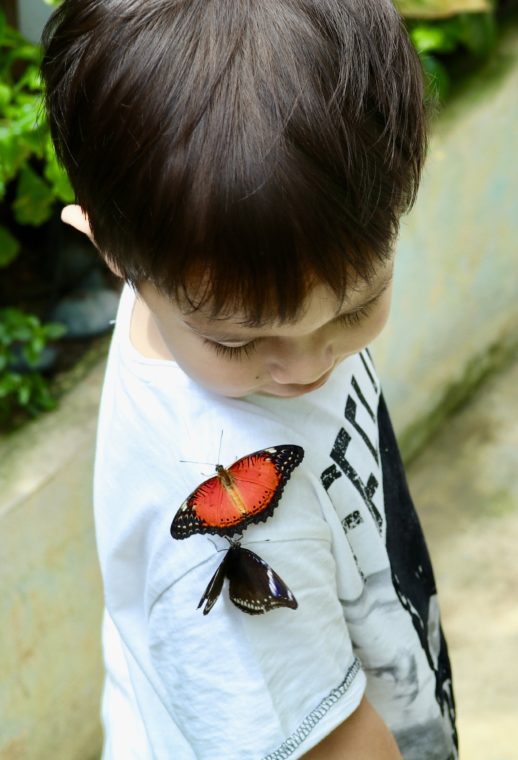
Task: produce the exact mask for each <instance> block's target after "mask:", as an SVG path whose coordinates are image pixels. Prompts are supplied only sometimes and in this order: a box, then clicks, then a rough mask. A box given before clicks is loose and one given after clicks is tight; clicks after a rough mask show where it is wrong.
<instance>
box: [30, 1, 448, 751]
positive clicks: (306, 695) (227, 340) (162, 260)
mask: <svg viewBox="0 0 518 760" xmlns="http://www.w3.org/2000/svg"><path fill="white" fill-rule="evenodd" d="M43 39H44V48H45V58H44V61H43V67H42V71H43V76H44V80H45V84H46V88H47V90H46V91H47V109H48V114H49V119H50V124H51V129H52V135H53V139H54V141H55V145H56V148H57V151H58V154H59V156H60V158H61V160H62V162H63V164H64V166H65V167H66V169H67V171H68V173H69V175H70V179H71V181H72V184H73V186H74V189H75V192H76V197H77V206H73V207H67V209H65V211H64V213H63V218H64V220H65V221H66V222H68V223H70V224H73V225H74V226H76V227H77V228H78V229H81V230H83V231H84V232H86V234H88V235H89V236H90V237H91V239H92V241H93V242H94V243H95V245H96V246H97V247H98V249H99V251H100V252H101V254H102V255H103V257H104V258H105V260H106V262H107V264H108V266H109V267H111V269H112V270H113V271H114V272H116V273H117V274H118V275H120V276H121V277H122V278H124V280H125V281H126V283H127V285H126V286H125V288H124V291H123V294H122V299H121V304H120V309H119V314H118V318H117V324H116V328H115V333H114V337H113V343H112V348H111V352H110V357H109V362H108V368H107V374H106V381H105V386H104V391H103V398H102V404H101V412H100V422H99V434H98V446H97V461H96V473H95V519H96V531H97V540H98V551H99V557H100V563H101V569H102V574H103V580H104V588H105V599H106V612H105V619H104V627H103V645H104V653H105V661H106V684H105V690H104V697H103V720H104V726H105V748H104V755H103V757H104V758H105V760H108V758H110V759H111V758H114V760H128V759H129V758H138V759H139V760H147V759H148V758H158V760H168V758H171V759H174V760H194V758H200V759H202V760H222V759H223V758H224V759H225V760H258V759H259V758H268V759H269V760H273V759H274V758H275V759H277V758H299V757H302V756H304V757H308V758H326V759H327V758H348V759H349V758H350V759H351V760H367V759H368V760H392V759H393V758H400V757H403V758H405V760H451V759H452V758H456V757H457V751H456V736H455V714H454V700H453V692H452V684H451V674H450V668H449V662H448V655H447V650H446V645H445V642H444V639H443V636H442V632H441V628H440V621H439V613H438V607H437V597H436V590H435V585H434V580H433V574H432V570H431V566H430V562H429V558H428V554H427V550H426V546H425V543H424V540H423V537H422V534H421V531H420V528H419V524H418V520H417V517H416V514H415V511H414V508H413V506H412V503H411V500H410V496H409V494H408V491H407V487H406V484H405V478H404V473H403V470H402V467H401V463H400V460H399V455H398V452H397V447H396V443H395V440H394V437H393V433H392V429H391V426H390V421H389V418H388V415H387V411H386V408H385V405H384V402H383V398H382V396H381V394H380V387H379V383H378V380H377V378H376V375H375V371H374V367H373V364H372V360H371V357H370V354H369V353H368V351H367V349H366V346H367V345H368V344H369V343H370V342H371V341H372V339H373V338H374V337H375V336H376V335H378V333H379V332H380V330H381V329H382V328H383V326H384V324H385V321H386V319H387V316H388V311H389V300H390V283H391V279H392V271H393V264H394V253H393V250H394V240H395V237H396V233H397V228H398V221H399V218H400V216H401V214H402V213H403V212H404V211H405V210H407V209H408V208H409V207H410V206H411V204H412V201H413V199H414V196H415V192H416V190H417V186H418V182H419V176H420V170H421V166H422V161H423V156H424V152H425V119H424V112H423V91H422V81H421V70H420V67H419V62H418V60H417V57H416V55H415V53H414V51H413V50H412V48H411V46H410V44H409V42H408V39H407V36H406V34H405V31H404V28H403V26H402V24H401V22H400V19H399V17H398V15H397V13H396V11H395V10H394V8H393V6H392V5H391V3H390V2H389V0H261V1H260V2H259V1H258V0H65V1H64V3H63V5H62V6H61V7H60V8H59V9H58V10H57V11H56V13H55V14H54V17H53V18H52V19H51V20H50V22H49V24H48V26H47V28H46V30H45V32H44V38H43ZM416 253H417V252H416ZM286 445H288V446H297V447H301V448H302V449H303V454H304V458H303V460H302V462H300V463H299V464H298V465H297V466H296V467H294V468H293V471H292V472H291V475H290V477H289V480H287V482H286V483H285V486H284V490H283V491H282V494H281V495H280V499H279V501H278V504H277V506H276V508H275V510H274V511H273V514H271V515H269V516H268V518H267V519H265V520H263V521H260V520H259V521H257V522H256V523H255V524H250V525H248V526H247V527H246V529H245V530H243V531H241V540H240V546H241V549H240V550H239V551H240V552H241V555H240V556H241V557H243V556H245V555H244V552H243V550H244V549H248V550H249V551H253V552H254V553H255V554H257V555H258V556H259V557H260V558H261V560H262V561H263V563H267V565H266V566H265V565H264V564H263V563H261V562H260V561H257V567H258V568H259V569H258V570H257V572H258V573H259V572H260V573H262V576H261V577H262V579H263V581H264V583H265V584H266V585H265V590H264V594H265V598H266V597H267V596H268V595H269V596H270V597H271V598H274V599H277V600H278V599H279V598H280V597H281V596H282V593H284V594H288V591H286V590H285V591H282V588H281V585H280V584H281V582H280V581H279V580H278V579H277V580H276V576H275V575H274V574H273V573H272V569H273V571H275V573H277V574H278V576H279V577H280V578H281V579H282V582H283V583H284V584H285V586H286V587H288V588H289V592H290V593H291V594H292V596H293V597H294V599H295V600H296V608H293V607H294V606H295V605H294V603H292V604H291V605H288V604H286V605H284V606H282V605H281V606H280V607H276V608H275V609H271V610H269V609H268V608H265V611H264V613H263V614H253V615H252V614H247V613H246V611H244V610H243V608H242V607H241V608H240V607H239V604H238V605H237V606H236V604H235V603H233V599H234V601H235V598H236V596H238V595H237V594H236V588H237V587H238V586H239V587H240V588H241V587H243V588H244V584H245V579H244V575H243V574H242V573H241V570H239V572H238V571H235V572H236V573H237V575H236V579H234V580H235V583H234V591H233V590H232V588H230V594H231V595H233V598H230V596H229V587H228V584H227V583H225V585H224V586H223V588H222V590H221V593H220V594H219V597H217V598H215V602H214V606H213V607H212V609H211V610H210V612H209V614H203V612H202V610H201V609H198V603H199V601H200V598H201V597H202V595H203V593H204V590H205V589H206V588H207V586H208V584H209V581H210V579H211V578H212V577H213V575H214V573H215V571H216V569H217V568H218V567H219V566H220V563H221V560H222V557H223V556H225V552H226V551H227V550H228V548H229V542H228V541H227V540H226V538H225V537H224V536H223V535H220V534H218V535H215V534H212V533H210V532H209V533H205V532H203V531H201V530H198V527H199V525H200V524H201V523H200V522H199V519H201V518H199V515H198V513H197V512H196V511H195V510H196V509H197V502H196V499H194V500H193V499H191V501H190V502H189V503H190V504H191V506H190V507H189V509H190V510H191V512H189V513H188V514H189V515H190V517H189V519H191V518H192V522H191V523H189V525H190V526H191V528H192V531H191V532H192V535H188V536H187V537H182V536H180V537H178V536H176V537H175V538H172V537H171V534H170V526H171V522H172V520H173V518H174V517H175V515H176V514H177V512H178V510H179V508H180V507H181V505H183V504H184V503H185V501H186V499H188V497H189V495H190V494H191V493H193V492H194V491H195V489H196V488H197V487H198V486H199V485H200V483H201V482H202V481H204V480H205V479H207V478H208V477H210V476H211V475H213V474H214V473H213V467H211V464H213V465H215V464H219V463H221V464H223V465H225V466H226V467H227V468H228V467H230V466H231V465H232V464H233V463H234V462H235V461H236V460H238V459H240V458H242V457H246V456H247V455H249V454H251V453H252V452H256V451H263V452H265V453H264V454H263V456H265V457H266V458H268V457H270V456H271V455H272V451H273V452H274V453H275V451H276V450H277V449H278V447H279V446H286ZM297 451H298V449H297ZM221 472H222V471H221V470H220V473H219V475H218V477H221V483H220V485H219V487H220V488H221V489H222V492H223V488H224V478H223V475H221ZM246 485H247V484H246V483H245V486H246ZM226 487H227V486H225V488H226ZM202 491H203V489H202ZM245 491H246V488H245V490H244V491H243V490H242V491H240V492H239V493H240V495H239V499H241V502H240V504H241V506H240V509H241V510H242V511H243V514H246V513H247V510H251V509H252V506H253V505H252V504H251V503H249V502H248V501H247V499H246V498H245V497H244V496H243V493H244V492H245ZM197 493H198V495H197V497H196V498H197V499H198V500H199V502H200V503H201V502H202V501H203V493H202V492H197ZM200 494H201V495H200ZM236 498H237V497H236ZM239 499H238V501H239ZM195 502H196V503H195ZM193 504H194V506H193ZM186 514H187V513H186ZM262 516H263V517H264V515H262ZM194 518H196V519H194ZM197 520H198V522H197ZM193 526H194V528H193ZM235 532H236V533H237V534H239V533H240V531H239V530H238V529H237V530H236V531H235ZM229 535H232V531H230V533H229ZM234 538H235V536H234ZM182 539H183V540H182ZM247 556H248V555H247ZM259 565H260V567H259ZM225 567H227V566H225ZM254 572H255V571H254ZM257 577H259V576H257ZM257 577H256V578H255V580H254V582H257ZM264 579H266V580H264ZM220 580H221V578H220ZM216 586H217V583H215V584H213V586H212V591H213V592H214V595H215V597H216V596H217V594H216V593H215V591H217V590H218V589H217V588H216V589H215V587H216ZM247 593H248V592H247ZM286 598H288V597H286ZM289 598H290V599H291V597H289ZM204 611H205V612H206V609H205V610H204Z"/></svg>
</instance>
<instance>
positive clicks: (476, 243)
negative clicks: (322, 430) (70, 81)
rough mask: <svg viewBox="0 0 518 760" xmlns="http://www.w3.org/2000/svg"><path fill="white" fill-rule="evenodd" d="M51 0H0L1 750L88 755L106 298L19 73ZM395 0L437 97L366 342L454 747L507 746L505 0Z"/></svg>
mask: <svg viewBox="0 0 518 760" xmlns="http://www.w3.org/2000/svg"><path fill="white" fill-rule="evenodd" d="M58 4H59V0H58V1H57V2H53V1H52V0H51V1H49V2H44V1H43V0H1V2H0V619H1V620H2V623H3V625H2V633H1V634H0V674H1V677H0V758H1V760H40V759H41V760H48V758H53V760H93V758H98V757H99V753H100V747H101V742H102V737H101V732H100V725H99V718H98V713H99V698H100V690H101V683H102V663H101V655H100V630H99V629H100V619H101V611H102V595H101V585H100V579H99V573H98V568H97V560H96V554H95V542H94V534H93V524H92V510H91V476H92V462H93V451H94V442H95V424H96V414H97V407H98V403H99V394H100V386H101V382H102V375H103V368H104V362H105V357H106V352H107V347H108V344H109V337H110V330H111V323H112V320H113V318H114V316H115V310H116V306H117V299H118V293H117V283H116V282H114V280H113V279H112V278H111V276H110V275H109V274H108V273H107V272H106V271H105V270H104V269H103V267H102V266H101V263H100V260H99V259H98V257H97V256H96V252H95V249H94V248H93V247H92V246H91V245H90V244H89V243H88V241H85V239H83V237H82V236H81V235H79V233H76V232H75V231H74V230H72V229H71V228H69V227H66V226H65V225H63V224H62V223H61V221H60V211H61V209H62V207H63V206H64V205H66V204H67V203H71V202H73V200H74V195H73V192H72V190H71V188H70V185H69V183H68V180H67V178H66V177H65V175H64V174H63V172H62V170H61V168H60V167H59V166H58V164H57V161H56V158H55V155H54V151H53V148H52V144H51V142H50V137H49V133H48V127H47V124H46V121H45V116H44V113H43V111H42V108H41V94H42V91H41V81H40V78H39V74H38V65H39V61H40V55H41V51H40V47H39V44H38V40H39V37H40V34H41V30H42V28H43V25H44V23H45V21H46V20H47V18H48V17H49V15H50V13H51V12H52V10H53V8H52V6H56V5H58ZM396 4H397V5H398V7H399V9H400V11H401V12H402V14H403V16H404V18H405V22H406V24H407V26H408V29H409V32H410V35H411V39H412V41H413V43H414V45H415V46H416V48H417V50H418V51H419V54H420V55H421V58H422V61H423V65H424V68H425V71H426V74H427V86H428V88H429V93H430V96H431V97H435V98H437V101H438V104H439V107H438V109H437V113H436V115H435V116H434V119H433V124H432V140H431V145H430V151H429V158H428V163H427V167H426V170H425V175H424V178H423V183H422V187H421V190H420V193H419V197H418V201H417V203H416V206H415V208H414V209H413V210H412V212H411V213H410V214H409V215H408V216H407V217H405V218H404V219H403V221H402V229H401V236H400V241H399V245H398V262H397V267H396V281H395V293H394V307H393V313H392V316H391V320H390V323H389V325H388V327H387V329H386V331H385V332H384V334H383V335H382V336H381V337H380V338H379V339H378V340H377V341H376V343H375V345H374V346H373V354H374V358H375V361H376V364H377V367H378V371H379V374H380V375H381V378H382V380H383V384H384V389H385V395H386V396H387V399H388V402H389V407H390V408H391V411H392V415H393V419H394V423H395V427H396V429H397V433H398V437H399V440H400V445H401V447H402V451H403V455H404V458H405V462H406V464H407V468H408V473H409V479H410V485H411V489H412V491H413V495H414V499H415V502H416V504H417V507H418V510H419V513H420V516H421V519H422V522H423V524H424V528H425V533H426V534H427V537H428V541H429V545H430V550H431V554H432V559H433V561H434V565H435V570H436V576H437V585H438V589H439V597H440V600H441V605H442V611H443V623H444V628H445V631H446V635H447V638H448V640H449V644H450V650H451V657H452V663H453V670H454V678H455V686H456V696H457V702H458V715H459V732H460V741H461V760H516V758H517V757H518V754H517V750H516V747H517V746H518V720H517V719H518V657H517V652H518V554H517V552H516V549H515V547H516V545H518V484H517V474H518V415H517V409H518V263H517V253H518V251H517V243H516V241H517V240H518V222H517V219H518V214H517V213H516V209H515V206H516V196H517V193H516V190H517V182H518V180H517V177H518V175H517V172H516V166H515V163H516V156H517V155H518V145H517V127H516V125H517V123H518V118H517V117H518V25H517V19H518V13H517V7H516V3H515V2H513V1H511V2H509V1H508V0H507V1H506V0H500V1H499V2H498V1H497V0H494V1H490V0H400V1H399V2H397V3H396ZM423 760H424V759H423Z"/></svg>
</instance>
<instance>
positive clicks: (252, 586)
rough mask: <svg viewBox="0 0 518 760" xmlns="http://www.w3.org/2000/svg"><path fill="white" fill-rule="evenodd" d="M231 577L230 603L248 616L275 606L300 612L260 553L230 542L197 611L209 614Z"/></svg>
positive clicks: (290, 593) (290, 595)
mask: <svg viewBox="0 0 518 760" xmlns="http://www.w3.org/2000/svg"><path fill="white" fill-rule="evenodd" d="M225 578H228V581H229V589H228V591H229V596H230V599H231V601H232V602H233V603H234V604H235V605H236V607H239V609H240V610H242V611H243V612H247V613H248V614H249V615H261V614H263V613H265V612H269V611H270V610H273V609H275V608H276V607H290V608H291V609H292V610H295V609H297V607H298V604H297V600H296V599H295V597H294V596H293V594H292V592H291V591H290V589H289V588H288V587H287V585H286V584H285V583H284V581H283V580H282V578H280V577H279V576H278V575H277V573H276V572H275V571H274V570H273V569H272V568H271V567H270V565H268V564H267V563H266V562H265V561H264V560H263V559H261V557H259V555H258V554H255V552H252V551H250V549H244V548H243V547H242V546H240V544H239V542H237V541H233V542H231V545H230V549H229V550H228V551H227V553H226V554H225V557H224V558H223V561H222V562H221V563H220V565H219V567H218V569H217V570H216V572H215V573H214V575H213V576H212V578H211V579H210V581H209V585H208V586H207V588H206V589H205V591H204V593H203V596H202V598H201V599H200V603H199V604H198V609H199V608H200V607H201V606H202V605H203V604H205V607H204V608H203V614H204V615H208V613H209V612H210V611H211V609H212V607H213V606H214V604H215V602H216V600H217V598H218V597H219V595H220V593H221V589H222V588H223V581H224V580H225Z"/></svg>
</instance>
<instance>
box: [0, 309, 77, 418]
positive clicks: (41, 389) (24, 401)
mask: <svg viewBox="0 0 518 760" xmlns="http://www.w3.org/2000/svg"><path fill="white" fill-rule="evenodd" d="M63 333H64V328H63V327H62V325H58V324H47V325H42V324H41V322H40V320H39V319H38V318H37V317H35V316H34V315H32V314H23V313H22V312H21V311H19V310H18V309H10V308H8V309H0V422H2V423H5V421H6V420H7V419H9V418H11V417H12V416H13V413H15V412H16V411H18V410H20V409H23V410H24V411H26V412H28V413H29V414H31V415H35V414H37V413H38V412H41V411H46V410H48V409H52V408H53V407H54V405H55V402H54V399H53V398H52V396H51V394H50V392H49V390H48V384H47V382H46V380H45V379H44V378H43V377H42V376H41V374H39V373H38V372H35V371H34V372H23V373H22V372H19V371H17V370H16V369H14V368H15V367H16V366H17V365H19V364H20V359H23V360H25V362H26V363H27V364H28V365H29V366H32V367H35V366H36V365H37V363H38V362H39V360H40V358H41V356H42V353H43V350H44V348H45V346H46V345H47V342H48V341H49V340H55V339H56V338H59V337H61V336H62V335H63Z"/></svg>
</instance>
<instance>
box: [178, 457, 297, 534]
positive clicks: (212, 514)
mask: <svg viewBox="0 0 518 760" xmlns="http://www.w3.org/2000/svg"><path fill="white" fill-rule="evenodd" d="M303 457H304V450H303V449H302V448H301V447H300V446H294V445H284V446H275V447H270V448H268V449H263V450H261V451H256V452H254V453H253V454H249V455H248V456H245V457H242V458H241V459H239V460H238V461H237V462H235V463H234V464H233V465H231V466H230V467H229V468H228V469H225V468H224V467H222V466H221V465H217V467H216V470H217V472H218V474H217V475H216V476H215V477H212V478H210V479H209V480H206V481H204V482H203V483H202V484H201V485H200V486H198V488H196V489H195V490H194V491H193V492H192V493H191V494H190V496H189V497H188V498H187V499H186V500H185V501H184V503H183V504H182V506H181V507H180V509H179V510H178V512H177V513H176V515H175V518H174V520H173V522H172V525H171V535H172V536H173V538H187V537H188V536H190V535H192V534H193V533H217V534H219V535H233V534H234V533H236V532H241V531H242V530H243V529H244V528H245V527H246V526H247V525H249V524H250V523H253V522H260V521H264V520H266V519H267V518H268V517H269V516H270V515H271V514H272V513H273V510H274V509H275V507H276V506H277V504H278V503H279V500H280V497H281V495H282V491H283V489H284V486H285V484H286V483H287V481H288V480H289V478H290V475H291V473H292V472H293V470H294V469H295V467H297V466H298V465H299V464H300V462H301V461H302V459H303Z"/></svg>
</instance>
